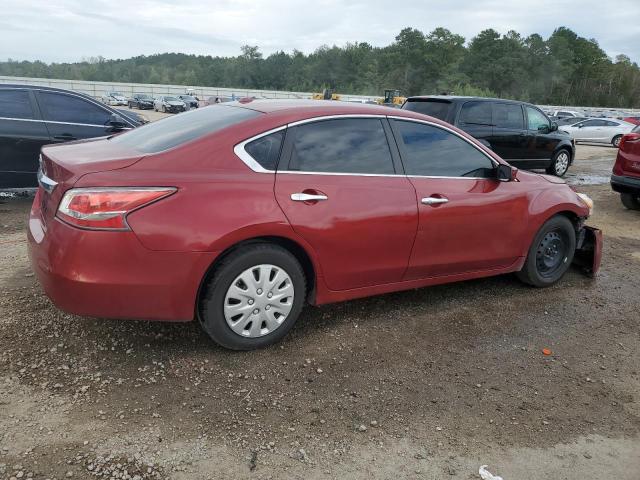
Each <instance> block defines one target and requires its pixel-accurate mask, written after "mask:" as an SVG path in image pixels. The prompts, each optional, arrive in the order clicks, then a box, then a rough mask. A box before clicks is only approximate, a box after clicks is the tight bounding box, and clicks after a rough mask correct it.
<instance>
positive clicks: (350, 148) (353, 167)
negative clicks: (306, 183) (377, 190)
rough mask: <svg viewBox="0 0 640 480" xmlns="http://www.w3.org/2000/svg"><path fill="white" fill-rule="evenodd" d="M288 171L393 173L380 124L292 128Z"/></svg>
mask: <svg viewBox="0 0 640 480" xmlns="http://www.w3.org/2000/svg"><path fill="white" fill-rule="evenodd" d="M292 133H293V135H294V137H293V143H292V152H291V159H290V161H289V170H293V171H301V172H320V173H360V174H393V173H395V170H394V168H393V160H392V157H391V151H390V150H389V144H388V143H387V137H386V134H385V131H384V127H383V126H382V121H381V120H379V119H375V118H345V119H339V120H323V121H318V122H313V123H308V124H304V125H300V126H297V127H294V128H293V129H292Z"/></svg>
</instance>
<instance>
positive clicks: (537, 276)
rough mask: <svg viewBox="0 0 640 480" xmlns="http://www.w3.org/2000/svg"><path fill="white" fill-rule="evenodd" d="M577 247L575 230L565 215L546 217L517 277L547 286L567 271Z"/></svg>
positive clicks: (525, 281)
mask: <svg viewBox="0 0 640 480" xmlns="http://www.w3.org/2000/svg"><path fill="white" fill-rule="evenodd" d="M575 250H576V232H575V229H574V227H573V224H572V223H571V221H570V220H569V219H568V218H567V217H563V216H561V215H556V216H555V217H552V218H551V219H549V220H547V221H546V222H545V223H544V225H542V228H540V230H539V231H538V233H537V234H536V236H535V238H534V239H533V243H532V244H531V246H530V247H529V252H528V253H527V259H526V260H525V262H524V266H523V267H522V270H520V271H519V272H518V273H517V276H518V278H519V279H520V280H521V281H523V282H524V283H527V284H529V285H533V286H534V287H549V286H551V285H553V284H554V283H556V282H557V281H558V280H560V279H561V278H562V276H563V275H564V274H565V273H566V271H567V270H568V269H569V266H570V265H571V262H572V261H573V255H574V254H575Z"/></svg>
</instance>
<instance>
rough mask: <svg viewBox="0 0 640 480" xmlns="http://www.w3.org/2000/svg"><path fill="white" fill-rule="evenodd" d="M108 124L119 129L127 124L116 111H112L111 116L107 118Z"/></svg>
mask: <svg viewBox="0 0 640 480" xmlns="http://www.w3.org/2000/svg"><path fill="white" fill-rule="evenodd" d="M109 125H111V126H112V127H113V129H114V130H120V129H122V128H124V127H126V126H127V123H126V122H125V121H124V118H122V117H121V116H120V115H118V114H117V113H112V114H111V118H110V119H109Z"/></svg>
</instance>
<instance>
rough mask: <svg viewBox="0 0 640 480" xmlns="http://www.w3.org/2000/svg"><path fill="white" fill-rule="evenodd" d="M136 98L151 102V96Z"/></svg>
mask: <svg viewBox="0 0 640 480" xmlns="http://www.w3.org/2000/svg"><path fill="white" fill-rule="evenodd" d="M138 98H139V99H140V100H151V96H150V95H138Z"/></svg>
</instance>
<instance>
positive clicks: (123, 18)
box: [0, 0, 640, 63]
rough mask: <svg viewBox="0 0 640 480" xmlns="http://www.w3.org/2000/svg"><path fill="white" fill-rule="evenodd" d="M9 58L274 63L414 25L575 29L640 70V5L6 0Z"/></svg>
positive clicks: (544, 0)
mask: <svg viewBox="0 0 640 480" xmlns="http://www.w3.org/2000/svg"><path fill="white" fill-rule="evenodd" d="M0 11H2V12H3V13H2V16H0V60H6V59H7V58H12V59H14V60H42V61H45V62H47V63H49V62H74V61H79V60H82V59H83V58H84V59H86V58H90V57H97V56H102V57H105V58H108V59H112V58H129V57H133V56H137V55H150V54H154V53H164V52H180V53H193V54H202V55H212V56H235V55H238V54H239V53H240V47H241V46H242V45H245V44H249V45H258V46H259V47H260V51H261V52H262V53H263V54H264V55H265V56H266V55H268V54H270V53H273V52H275V51H279V50H284V51H287V52H291V51H292V50H293V49H298V50H301V51H303V52H305V53H309V52H312V51H313V50H315V49H316V48H317V47H319V46H321V45H334V44H335V45H344V44H345V43H347V42H356V41H358V42H368V43H370V44H372V45H374V46H385V45H388V44H390V43H391V42H393V40H394V38H395V36H396V35H397V34H398V33H399V32H400V30H402V29H403V28H405V27H413V28H417V29H419V30H421V31H423V32H425V33H428V32H430V31H432V30H433V29H434V28H436V27H439V26H442V27H445V28H448V29H449V30H451V31H452V32H454V33H458V34H460V35H463V36H464V37H465V38H466V39H467V41H469V40H470V39H471V38H472V37H473V36H474V35H476V34H477V33H479V32H480V31H482V30H483V29H486V28H493V29H495V30H497V31H498V32H500V33H506V32H507V31H509V30H515V31H517V32H519V33H520V34H522V35H524V36H526V35H529V34H531V33H539V34H541V35H542V36H543V37H544V38H546V37H548V36H549V35H550V34H551V33H552V32H553V30H554V29H555V28H557V27H559V26H566V27H569V28H571V29H572V30H573V31H575V32H576V33H577V34H578V35H580V36H583V37H586V38H595V39H596V40H597V41H598V43H599V44H600V46H601V47H602V48H603V49H604V50H605V51H606V52H607V54H608V55H609V56H611V57H615V56H616V55H618V54H621V53H623V54H626V55H628V56H629V57H630V58H631V60H632V61H635V62H638V63H640V0H511V1H509V0H450V1H447V0H437V1H431V0H423V1H409V0H386V1H382V0H372V1H358V0H355V1H349V0H342V1H338V0H315V1H312V2H309V1H306V2H303V1H291V0H271V1H261V0H220V1H208V0H198V1H196V0H141V1H136V0H128V1H121V0H44V1H43V0H0Z"/></svg>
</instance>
